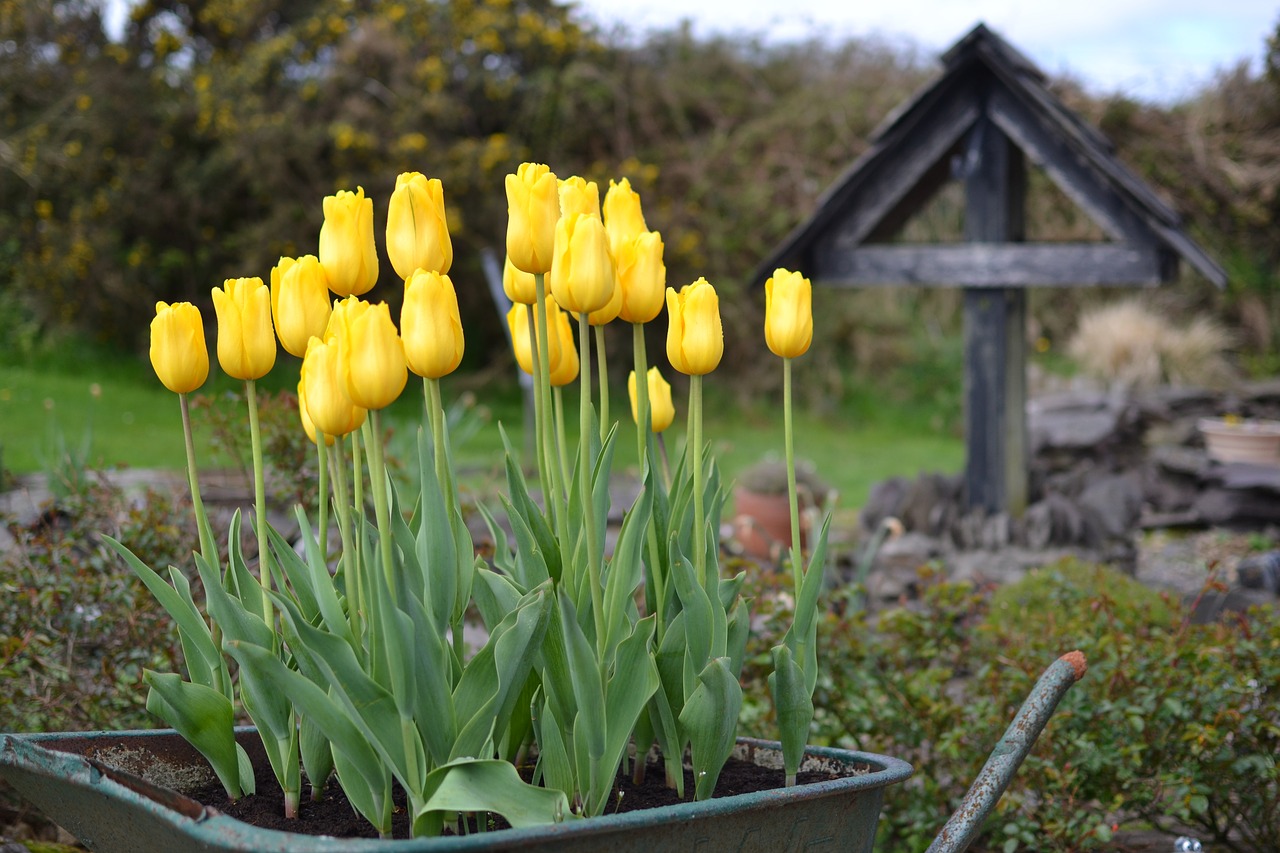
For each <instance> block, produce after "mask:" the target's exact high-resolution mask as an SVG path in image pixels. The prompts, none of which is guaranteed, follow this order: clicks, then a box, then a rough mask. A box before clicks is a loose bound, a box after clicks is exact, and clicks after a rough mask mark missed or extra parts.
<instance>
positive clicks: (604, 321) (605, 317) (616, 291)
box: [574, 282, 622, 326]
mask: <svg viewBox="0 0 1280 853" xmlns="http://www.w3.org/2000/svg"><path fill="white" fill-rule="evenodd" d="M620 310H622V288H621V287H618V285H617V282H614V285H613V295H612V296H610V297H609V304H608V305H605V306H604V307H603V308H599V309H597V310H595V311H592V312H591V313H590V314H588V315H587V322H588V323H590V324H591V325H593V326H607V325H609V324H610V323H612V322H613V321H614V320H616V319H617V318H618V312H619V311H620ZM577 316H578V315H577V314H574V317H577Z"/></svg>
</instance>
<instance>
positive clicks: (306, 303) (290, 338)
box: [271, 255, 333, 358]
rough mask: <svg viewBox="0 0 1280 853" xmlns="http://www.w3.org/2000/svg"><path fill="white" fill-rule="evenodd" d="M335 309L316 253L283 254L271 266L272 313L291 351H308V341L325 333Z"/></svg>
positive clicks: (282, 341)
mask: <svg viewBox="0 0 1280 853" xmlns="http://www.w3.org/2000/svg"><path fill="white" fill-rule="evenodd" d="M332 310H333V306H332V305H331V304H330V302H329V280H328V279H327V278H326V277H325V274H324V267H322V266H320V261H319V260H318V259H317V258H316V256H315V255H303V256H302V257H301V258H298V259H297V260H296V261H295V260H294V259H293V258H281V259H280V262H279V263H278V264H276V266H275V268H274V269H272V270H271V316H272V318H273V319H274V320H275V323H276V334H277V335H278V336H279V337H280V345H281V346H283V347H284V348H285V350H286V351H287V352H288V353H289V354H290V355H296V356H298V357H299V358H301V357H302V356H304V355H306V352H307V341H309V340H311V338H312V336H319V335H322V334H324V330H325V327H326V326H327V325H328V324H329V313H330V312H331V311H332Z"/></svg>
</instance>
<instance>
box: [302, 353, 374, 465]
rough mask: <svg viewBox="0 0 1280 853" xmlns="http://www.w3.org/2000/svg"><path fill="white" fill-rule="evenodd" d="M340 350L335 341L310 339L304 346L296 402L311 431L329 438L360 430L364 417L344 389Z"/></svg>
mask: <svg viewBox="0 0 1280 853" xmlns="http://www.w3.org/2000/svg"><path fill="white" fill-rule="evenodd" d="M339 349H340V346H339V344H338V342H337V341H322V340H320V339H319V338H312V339H311V340H310V341H309V342H308V343H307V353H306V355H305V356H303V358H302V381H301V383H300V384H299V391H298V403H299V405H300V406H301V405H305V406H306V411H307V417H308V418H309V419H310V420H311V424H312V427H313V429H318V430H320V431H321V432H323V433H324V434H325V435H332V436H343V435H346V434H347V433H349V432H353V431H355V430H357V429H359V428H360V425H361V424H363V423H364V419H365V415H366V414H367V412H366V411H365V410H364V409H362V408H360V407H359V406H357V405H356V404H355V403H353V402H352V401H351V398H350V397H349V396H347V392H346V389H345V388H344V387H343V384H342V359H341V353H340V352H339ZM304 423H305V421H304ZM312 440H313V441H314V439H312Z"/></svg>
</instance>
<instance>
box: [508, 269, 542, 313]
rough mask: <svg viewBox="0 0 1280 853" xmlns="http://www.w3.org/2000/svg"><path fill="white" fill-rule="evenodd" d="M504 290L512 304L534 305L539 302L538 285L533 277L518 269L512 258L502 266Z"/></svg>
mask: <svg viewBox="0 0 1280 853" xmlns="http://www.w3.org/2000/svg"><path fill="white" fill-rule="evenodd" d="M502 290H503V292H504V293H506V294H507V298H508V299H510V300H511V301H512V302H521V303H524V304H525V305H532V304H533V303H535V302H537V301H538V285H537V282H535V281H534V279H533V275H532V274H530V273H527V272H521V271H520V270H518V269H516V268H515V265H514V264H512V263H511V259H510V258H507V259H506V261H505V262H504V263H503V265H502Z"/></svg>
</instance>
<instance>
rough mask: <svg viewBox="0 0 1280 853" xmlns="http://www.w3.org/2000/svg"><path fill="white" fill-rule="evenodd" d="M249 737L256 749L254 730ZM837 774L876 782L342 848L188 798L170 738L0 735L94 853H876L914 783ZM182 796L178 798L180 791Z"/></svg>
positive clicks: (44, 799) (900, 771)
mask: <svg viewBox="0 0 1280 853" xmlns="http://www.w3.org/2000/svg"><path fill="white" fill-rule="evenodd" d="M239 736H241V737H242V738H243V742H244V743H245V745H246V746H250V745H252V737H253V733H252V730H247V729H246V730H242V731H241V732H240V733H239ZM739 750H740V751H741V752H742V753H743V754H744V755H745V757H747V758H749V759H752V760H755V761H757V762H758V763H762V764H766V765H771V764H777V766H779V767H780V766H781V751H780V750H779V749H778V748H777V744H776V743H769V742H765V741H753V740H747V739H742V740H739ZM809 754H810V755H811V756H812V757H813V758H814V759H816V760H817V761H819V762H822V763H824V764H826V765H827V766H830V767H845V768H850V769H852V768H855V767H859V766H861V767H869V768H870V772H863V773H861V774H860V775H854V776H848V777H845V778H841V779H836V780H833V781H829V782H819V783H816V784H812V785H802V786H798V787H794V788H785V789H777V790H772V791H762V792H759V793H754V794H741V795H737V796H733V797H722V798H717V799H714V800H708V801H705V802H700V803H682V804H680V805H676V806H667V807H664V808H660V809H649V810H644V811H635V812H627V813H625V814H615V815H606V816H604V817H599V818H592V819H591V820H586V821H574V822H570V823H564V824H559V825H556V826H551V827H540V828H536V829H521V830H505V831H503V832H492V833H486V834H481V835H472V836H466V837H460V838H453V837H445V838H419V839H412V840H399V841H387V840H378V839H334V838H325V837H313V836H304V835H294V834H290V833H284V832H276V831H273V830H264V829H258V828H256V827H253V826H250V825H248V824H245V823H243V822H241V821H239V820H236V819H234V818H231V817H228V816H226V815H223V814H220V813H219V812H217V811H216V810H214V809H210V808H207V807H205V806H203V805H201V804H200V803H197V802H195V801H194V800H192V799H190V798H188V797H186V796H184V795H183V794H181V793H179V792H178V790H180V789H181V788H183V787H184V786H185V787H188V788H190V787H191V783H193V782H194V784H196V785H198V784H200V783H201V782H203V781H204V780H205V779H207V778H208V777H209V774H210V771H209V770H208V768H207V765H206V764H205V763H204V760H203V759H202V758H201V757H200V756H199V755H198V754H197V753H195V751H194V750H192V749H191V748H190V747H189V746H188V745H187V744H186V742H185V741H183V740H182V738H181V737H180V736H179V735H177V734H176V733H174V732H172V731H169V730H164V731H142V732H125V733H110V732H88V733H83V734H40V735H0V778H3V779H4V780H5V781H7V782H9V783H10V784H11V785H13V786H14V788H16V789H17V790H18V791H19V793H21V794H22V795H23V796H25V797H26V798H27V799H29V800H30V801H31V802H32V803H34V804H35V805H36V806H37V807H38V808H40V809H41V810H42V811H43V812H44V813H45V814H48V815H52V816H53V817H54V818H55V819H56V820H57V821H58V823H59V824H61V825H62V826H63V827H65V828H66V829H67V830H68V831H70V832H71V833H72V834H73V835H75V836H76V837H77V838H79V839H80V840H81V841H82V842H83V843H84V844H85V845H86V846H87V847H89V848H90V849H91V850H95V851H105V853H111V852H112V851H121V853H124V851H129V853H132V851H137V850H158V851H163V850H174V851H262V853H285V851H291V853H336V851H352V853H374V851H377V853H442V851H500V850H520V851H522V853H525V851H541V853H552V851H556V853H560V851H566V853H575V852H576V851H582V853H585V851H599V850H606V849H607V850H610V851H621V853H653V851H655V850H665V849H685V848H688V849H697V850H699V851H704V850H705V851H715V850H726V851H728V850H733V851H751V850H759V851H770V853H772V851H777V850H798V849H803V848H805V847H807V846H808V845H810V844H836V845H837V846H838V847H839V848H840V849H843V850H848V851H854V853H870V851H871V849H872V844H873V842H874V838H875V828H876V822H877V820H878V819H879V815H880V806H881V801H882V799H883V793H884V789H885V787H887V786H888V785H891V784H894V783H896V782H900V781H902V780H904V779H906V778H908V777H909V776H910V775H911V772H912V770H911V766H910V765H909V764H907V763H906V762H904V761H899V760H897V759H894V758H888V757H886V756H880V755H872V754H869V753H861V752H852V751H847V750H834V749H821V748H813V749H811V750H810V751H809ZM175 788H176V789H178V790H175Z"/></svg>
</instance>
